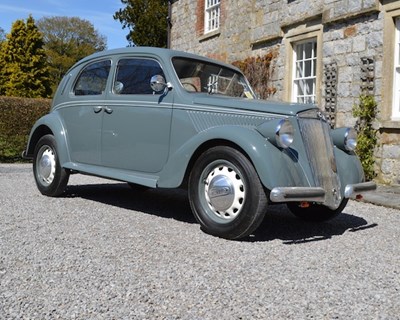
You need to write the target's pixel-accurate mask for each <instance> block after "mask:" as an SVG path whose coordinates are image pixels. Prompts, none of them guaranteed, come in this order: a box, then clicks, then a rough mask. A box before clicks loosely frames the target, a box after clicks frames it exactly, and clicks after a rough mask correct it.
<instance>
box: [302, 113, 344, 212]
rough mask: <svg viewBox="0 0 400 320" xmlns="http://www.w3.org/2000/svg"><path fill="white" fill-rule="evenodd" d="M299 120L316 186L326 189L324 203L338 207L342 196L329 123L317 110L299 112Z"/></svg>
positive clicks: (334, 207)
mask: <svg viewBox="0 0 400 320" xmlns="http://www.w3.org/2000/svg"><path fill="white" fill-rule="evenodd" d="M298 120H299V127H300V132H301V135H302V138H303V143H304V146H305V149H306V153H307V157H308V162H309V164H310V167H311V170H312V174H313V178H314V183H315V186H316V187H322V188H323V189H324V190H325V192H326V196H325V202H324V204H325V205H326V206H328V207H330V208H332V209H336V208H337V207H338V206H339V204H340V202H341V200H342V197H341V193H340V180H339V177H338V174H337V169H336V160H335V156H334V153H333V143H332V139H331V136H330V134H329V130H330V128H329V124H328V123H327V122H325V121H323V120H321V119H320V117H319V116H318V114H317V113H316V112H315V113H314V114H312V113H310V112H307V113H303V114H299V118H298Z"/></svg>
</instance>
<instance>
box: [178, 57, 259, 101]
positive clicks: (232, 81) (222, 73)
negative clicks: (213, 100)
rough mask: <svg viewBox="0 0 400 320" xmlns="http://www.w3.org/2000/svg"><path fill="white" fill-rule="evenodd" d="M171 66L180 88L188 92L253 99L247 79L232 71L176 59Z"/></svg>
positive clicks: (190, 60)
mask: <svg viewBox="0 0 400 320" xmlns="http://www.w3.org/2000/svg"><path fill="white" fill-rule="evenodd" d="M172 64H173V65H174V68H175V72H176V74H177V75H178V78H179V81H180V82H181V85H182V87H183V88H184V89H185V90H186V91H188V92H191V93H196V92H207V93H209V94H222V95H226V96H230V97H245V98H249V99H254V98H255V94H254V92H253V90H252V89H251V87H250V85H249V83H248V81H247V79H246V78H245V77H244V76H243V74H241V73H239V72H237V71H235V70H233V69H229V68H226V67H224V66H222V65H218V64H214V63H209V62H205V61H201V60H195V59H188V58H178V57H175V58H173V59H172Z"/></svg>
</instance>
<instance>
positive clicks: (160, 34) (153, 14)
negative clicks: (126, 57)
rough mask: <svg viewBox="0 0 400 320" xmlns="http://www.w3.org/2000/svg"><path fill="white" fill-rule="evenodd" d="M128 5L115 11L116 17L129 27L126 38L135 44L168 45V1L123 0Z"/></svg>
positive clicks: (124, 25)
mask: <svg viewBox="0 0 400 320" xmlns="http://www.w3.org/2000/svg"><path fill="white" fill-rule="evenodd" d="M121 2H122V3H123V4H124V5H125V6H126V7H125V8H124V9H119V11H117V12H115V14H114V19H115V20H119V21H120V22H121V23H122V27H123V28H124V29H125V28H128V29H129V34H128V35H127V36H126V39H127V40H128V41H129V42H130V43H132V44H133V45H135V46H150V47H161V48H165V47H166V46H167V29H168V27H167V16H168V1H165V0H121Z"/></svg>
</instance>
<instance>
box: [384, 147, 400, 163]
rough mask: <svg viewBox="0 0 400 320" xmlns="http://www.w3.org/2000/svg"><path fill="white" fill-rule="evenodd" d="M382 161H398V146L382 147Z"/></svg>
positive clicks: (399, 154)
mask: <svg viewBox="0 0 400 320" xmlns="http://www.w3.org/2000/svg"><path fill="white" fill-rule="evenodd" d="M382 157H383V158H384V159H398V160H399V161H400V145H384V146H383V148H382Z"/></svg>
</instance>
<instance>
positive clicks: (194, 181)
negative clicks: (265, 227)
mask: <svg viewBox="0 0 400 320" xmlns="http://www.w3.org/2000/svg"><path fill="white" fill-rule="evenodd" d="M189 200H190V206H191V208H192V211H193V213H194V216H195V217H196V219H197V221H198V222H199V223H200V225H201V228H202V230H203V231H205V232H206V233H209V234H212V235H215V236H219V237H222V238H227V239H239V238H242V237H245V236H248V235H249V234H250V233H251V232H253V231H254V230H255V229H256V228H257V227H258V226H259V225H260V223H261V222H262V220H263V218H264V215H265V212H266V209H267V197H266V195H265V192H264V188H263V186H262V184H261V182H260V179H259V178H258V175H257V172H256V171H255V169H254V167H253V165H252V163H251V162H250V161H249V160H248V159H247V158H246V157H245V156H244V155H243V154H242V153H241V152H239V151H237V150H236V149H233V148H231V147H227V146H219V147H214V148H211V149H209V150H207V151H206V152H204V153H203V154H202V155H201V156H200V157H199V159H198V160H197V161H196V163H195V165H194V167H193V170H192V172H191V174H190V177H189Z"/></svg>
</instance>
